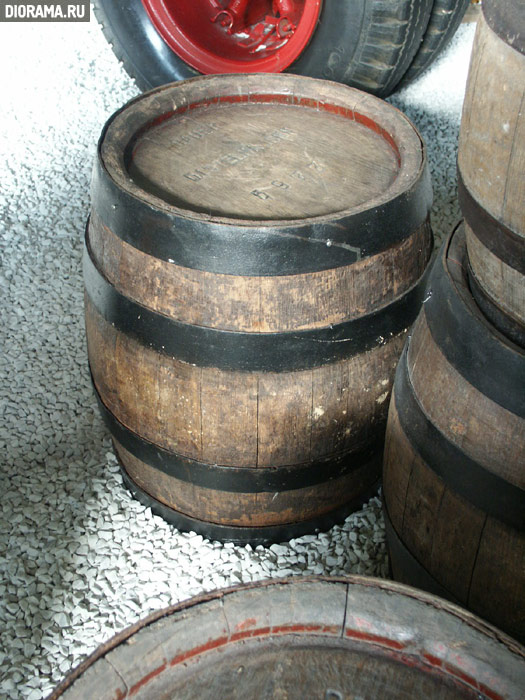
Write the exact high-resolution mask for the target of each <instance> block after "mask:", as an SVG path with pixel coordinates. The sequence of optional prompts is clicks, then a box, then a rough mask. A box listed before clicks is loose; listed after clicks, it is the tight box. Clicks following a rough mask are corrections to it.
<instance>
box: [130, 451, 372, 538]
mask: <svg viewBox="0 0 525 700" xmlns="http://www.w3.org/2000/svg"><path fill="white" fill-rule="evenodd" d="M119 462H120V460H119ZM120 471H121V474H122V478H123V480H124V484H125V486H126V487H127V489H128V490H129V491H130V493H131V495H132V496H133V497H134V498H136V499H137V500H138V501H139V502H140V503H142V505H144V506H146V507H148V508H151V511H152V513H154V514H155V515H159V516H160V517H161V518H163V519H164V520H166V522H168V523H170V524H171V525H174V526H175V527H176V528H177V529H179V530H182V531H183V532H189V531H193V532H196V533H197V534H198V535H202V536H203V537H206V538H207V539H210V540H218V541H219V542H233V543H234V544H240V545H244V544H250V545H253V546H257V545H260V544H261V545H269V544H274V543H278V542H286V541H288V540H291V539H294V538H296V537H301V536H302V535H312V534H317V533H319V532H324V531H326V530H329V529H330V528H331V527H333V526H334V525H337V524H340V523H342V522H343V521H344V520H345V519H346V518H347V517H348V516H349V515H350V514H351V513H353V512H355V511H356V510H359V508H361V507H362V506H363V505H364V504H365V503H366V502H367V501H368V500H369V499H370V498H372V496H375V495H377V493H378V489H379V485H380V483H381V480H380V479H377V480H376V481H375V482H374V483H373V484H372V486H370V487H369V488H367V489H366V490H365V491H364V492H363V493H361V494H360V495H359V496H358V497H357V498H354V499H353V500H351V501H349V502H348V503H345V504H344V505H343V506H340V507H338V508H336V509H334V510H332V511H330V512H328V513H325V514H323V515H321V516H319V517H317V518H313V519H311V520H304V521H302V522H297V523H283V524H282V525H271V526H267V527H236V526H231V525H220V524H217V523H212V522H207V521H204V520H198V519H197V518H193V517H190V516H188V515H185V514H184V513H181V512H180V511H177V510H174V509H173V508H170V507H169V506H167V505H165V504H164V503H161V502H160V501H158V500H157V499H156V498H154V497H153V496H151V495H150V494H149V493H147V492H146V491H144V490H143V489H142V488H141V487H140V486H138V485H137V484H136V483H135V482H134V481H133V479H132V478H131V477H130V476H129V474H128V473H127V472H126V469H125V467H124V466H123V464H122V463H121V462H120Z"/></svg>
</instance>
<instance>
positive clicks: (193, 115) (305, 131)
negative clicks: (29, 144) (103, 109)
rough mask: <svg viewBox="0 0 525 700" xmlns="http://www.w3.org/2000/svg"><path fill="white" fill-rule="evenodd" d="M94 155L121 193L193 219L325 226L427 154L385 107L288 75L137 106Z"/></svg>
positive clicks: (393, 188) (196, 84)
mask: <svg viewBox="0 0 525 700" xmlns="http://www.w3.org/2000/svg"><path fill="white" fill-rule="evenodd" d="M99 157H100V161H101V165H102V166H103V168H104V170H105V172H106V173H107V175H108V176H109V177H110V178H111V179H112V180H114V181H115V182H116V183H117V184H118V185H119V187H120V188H122V190H124V191H126V192H127V193H129V194H131V195H132V196H134V197H136V198H138V199H140V200H142V201H144V202H145V203H147V204H148V205H151V206H152V207H155V208H158V209H162V210H165V211H166V210H167V211H171V212H173V213H174V214H178V215H181V214H182V215H183V216H185V217H188V218H193V219H203V220H212V221H217V222H218V221H224V222H225V223H235V224H239V223H242V222H246V223H247V224H250V223H256V225H264V223H265V222H267V223H268V224H269V225H275V224H276V222H283V223H286V224H291V223H293V222H297V223H299V224H302V223H304V222H305V221H308V220H315V219H317V220H319V219H321V220H326V219H328V220H332V219H337V218H340V217H341V215H342V214H344V215H348V214H351V213H352V212H356V213H358V212H362V211H363V210H367V209H370V208H374V207H377V206H379V205H381V203H384V202H388V201H390V200H392V199H394V198H395V197H396V196H399V195H400V194H402V193H403V192H405V191H407V190H408V189H409V188H410V187H411V186H412V185H413V184H414V183H415V182H416V181H417V179H418V178H419V177H420V176H421V171H422V168H423V165H424V159H425V156H424V147H423V145H422V142H421V139H420V137H419V134H418V133H417V131H416V130H415V128H414V127H413V126H412V124H411V123H410V121H409V120H408V119H407V118H406V117H405V116H404V115H403V114H402V113H401V112H399V111H398V110H396V109H395V108H394V107H392V106H391V105H388V104H387V103H385V102H383V101H382V100H379V99H378V98H375V97H373V96H371V95H367V94H365V93H362V92H360V91H358V90H355V89H353V88H349V87H346V86H342V85H338V84H335V83H330V82H327V81H320V80H314V79H311V78H304V77H300V76H294V75H281V74H277V75H275V74H272V75H264V74H259V75H235V76H205V77H199V78H193V79H191V80H188V81H183V82H181V83H176V84H172V85H168V86H163V87H161V88H158V89H156V90H154V91H152V92H150V93H147V94H145V95H142V96H139V97H138V98H136V99H134V100H132V101H131V102H130V103H128V104H127V105H126V106H125V107H123V108H122V109H121V110H120V111H119V112H117V113H116V114H115V115H113V117H112V118H111V119H110V120H109V122H108V124H107V125H106V127H105V130H104V132H103V135H102V138H101V142H100V146H99Z"/></svg>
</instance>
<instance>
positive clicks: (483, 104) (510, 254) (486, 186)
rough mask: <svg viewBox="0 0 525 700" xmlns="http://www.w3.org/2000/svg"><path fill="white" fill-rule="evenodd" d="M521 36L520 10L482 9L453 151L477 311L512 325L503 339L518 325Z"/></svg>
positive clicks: (524, 286) (522, 236)
mask: <svg viewBox="0 0 525 700" xmlns="http://www.w3.org/2000/svg"><path fill="white" fill-rule="evenodd" d="M524 34H525V32H524V13H523V10H522V9H518V6H517V5H515V4H514V3H512V2H489V3H487V7H485V6H484V7H483V14H482V17H481V18H480V20H479V25H478V30H477V33H476V38H475V42H474V48H473V54H472V59H471V67H470V71H469V77H468V82H467V91H466V95H465V102H464V107H463V116H462V122H461V128H460V139H459V149H458V190H459V192H458V194H459V200H460V206H461V209H462V212H463V216H464V217H465V221H466V225H467V227H468V238H467V246H468V250H469V257H470V261H471V265H472V273H473V275H474V276H475V279H476V281H477V284H478V287H479V292H480V294H482V295H483V297H482V298H481V303H482V304H483V306H484V308H487V307H488V308H489V309H490V308H491V307H492V306H493V307H496V309H495V313H492V314H490V316H489V317H490V319H491V321H492V322H494V323H496V325H497V327H498V328H499V329H500V330H501V331H502V332H503V333H505V332H506V331H507V332H508V329H509V327H510V328H512V327H513V326H515V325H516V324H517V326H518V328H517V333H516V332H511V334H510V336H509V337H511V338H514V339H515V338H516V337H520V335H521V333H522V332H523V326H525V281H524V278H523V275H524V274H525V269H524V266H525V219H524V218H523V208H522V200H523V196H524V192H523V186H522V185H521V189H520V185H519V182H521V181H522V180H523V178H522V173H523V155H522V154H521V155H520V152H522V147H520V146H519V144H520V143H523V133H524V129H525V119H524V118H523V110H522V109H521V108H520V103H522V102H523V89H522V87H521V86H522V84H523V80H521V81H520V80H515V79H514V76H523V75H525V56H524V55H523V36H524ZM485 63H486V64H487V65H485ZM484 81H485V82H486V83H487V84H485V82H484ZM487 81H488V82H487ZM490 81H492V82H490ZM489 82H490V85H489ZM520 89H521V93H520ZM480 123H481V124H483V128H482V129H480V128H479V126H478V124H480ZM515 144H518V145H517V146H515ZM513 183H514V184H513Z"/></svg>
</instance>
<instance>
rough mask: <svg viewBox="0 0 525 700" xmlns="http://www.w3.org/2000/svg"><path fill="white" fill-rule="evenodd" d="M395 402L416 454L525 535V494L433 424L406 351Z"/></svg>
mask: <svg viewBox="0 0 525 700" xmlns="http://www.w3.org/2000/svg"><path fill="white" fill-rule="evenodd" d="M392 400H393V401H395V406H396V409H397V412H398V415H399V422H400V424H401V427H402V429H403V432H404V433H405V435H406V437H407V439H408V441H409V442H410V444H411V445H412V447H413V449H414V452H416V454H418V455H420V456H421V459H422V460H423V461H424V462H425V464H426V465H427V466H428V467H429V468H430V469H432V471H433V472H434V473H435V474H437V475H438V476H439V477H440V478H441V479H442V480H443V481H444V482H445V484H447V485H448V486H449V487H450V488H451V489H452V490H453V491H455V492H456V493H458V494H459V495H460V496H463V498H465V499H466V500H467V501H469V503H472V505H474V506H475V507H476V508H479V509H480V510H481V511H483V512H485V513H487V514H488V515H491V516H492V517H494V518H497V519H498V520H500V521H501V522H503V523H505V524H506V525H509V527H513V528H515V529H517V530H519V531H520V532H525V491H524V490H523V489H521V488H519V487H518V486H515V485H514V484H511V483H510V482H509V481H506V480H505V479H503V478H502V477H501V476H498V475H497V474H494V473H493V472H490V471H488V469H485V468H484V467H483V466H481V464H479V463H478V462H476V461H475V460H474V459H472V458H471V457H469V455H467V454H466V453H465V452H463V450H461V449H460V448H459V447H458V446H457V445H455V444H454V443H453V442H451V441H450V440H448V439H447V437H446V436H445V435H444V434H443V433H442V432H441V431H440V430H438V428H437V427H436V426H435V425H434V424H433V423H432V422H431V421H430V419H429V418H428V416H427V415H426V413H425V412H424V410H423V408H422V407H421V405H420V403H419V401H418V400H417V397H416V395H415V392H414V388H413V386H412V383H411V381H410V377H409V375H408V363H407V348H406V347H405V349H404V350H403V354H402V355H401V360H400V362H399V365H398V367H397V370H396V378H395V383H394V395H393V399H392Z"/></svg>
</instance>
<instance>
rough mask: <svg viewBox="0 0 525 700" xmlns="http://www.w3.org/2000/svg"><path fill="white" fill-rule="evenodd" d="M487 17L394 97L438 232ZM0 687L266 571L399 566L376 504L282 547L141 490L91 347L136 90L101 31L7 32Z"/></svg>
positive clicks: (50, 677)
mask: <svg viewBox="0 0 525 700" xmlns="http://www.w3.org/2000/svg"><path fill="white" fill-rule="evenodd" d="M472 37H473V26H472V25H463V26H462V27H461V29H460V32H459V34H458V36H457V37H456V39H455V40H454V43H453V45H452V46H451V48H450V50H449V51H448V52H447V54H446V55H445V56H444V57H443V58H442V59H441V60H440V61H439V63H437V64H436V65H435V67H434V68H433V69H431V70H430V71H429V72H428V73H427V75H426V76H424V77H423V78H422V79H420V80H419V81H418V83H417V84H415V85H414V86H412V87H410V88H408V89H406V90H404V91H403V92H402V93H399V94H398V95H396V96H395V98H394V99H393V100H392V102H394V103H395V104H396V105H397V106H399V107H400V108H402V109H405V110H406V111H407V112H408V114H409V116H410V117H411V118H412V119H413V120H414V121H415V123H416V125H417V126H418V127H419V129H420V130H421V133H422V134H423V136H424V138H425V140H426V142H427V144H428V149H429V156H430V162H431V164H432V175H433V181H434V188H435V207H434V213H433V215H434V218H433V224H434V228H435V231H436V233H437V234H438V236H439V237H442V236H443V235H444V234H446V233H447V232H448V231H449V230H450V228H451V226H452V224H453V223H454V221H455V220H456V219H457V218H458V216H459V209H458V207H457V204H456V201H455V196H456V195H455V184H456V174H455V162H456V147H457V135H458V125H459V119H460V110H461V103H462V100H463V93H464V86H465V79H466V75H467V65H468V55H469V51H470V47H471V43H472ZM0 54H1V59H0V60H1V64H0V65H2V78H3V85H2V112H1V116H0V119H1V120H2V122H3V123H2V128H1V129H0V168H1V169H2V170H1V174H0V175H1V180H0V210H1V221H2V270H1V273H0V274H1V276H0V284H1V290H2V307H1V308H2V312H1V325H0V328H1V331H0V332H1V333H2V346H3V348H4V351H3V353H1V354H0V373H1V375H2V376H1V378H2V381H1V385H0V394H1V407H2V413H3V421H2V423H1V425H0V448H1V454H2V456H3V458H4V465H3V469H2V472H1V476H0V478H1V482H0V493H1V508H0V572H1V576H0V639H1V646H0V697H1V698H30V699H31V700H37V698H41V697H43V696H45V695H46V694H47V693H48V692H49V691H50V690H51V689H52V688H53V687H54V686H55V685H56V683H57V682H58V681H60V680H61V679H62V678H63V677H64V676H65V675H66V674H67V673H68V671H70V669H71V668H72V667H73V666H75V665H76V664H78V663H79V662H80V661H81V660H82V659H83V658H85V656H86V655H87V654H89V653H90V652H92V651H93V650H94V649H95V648H96V647H97V646H98V645H99V644H101V643H102V642H104V641H106V640H107V639H108V638H109V637H111V636H112V635H113V634H114V633H115V632H116V631H118V630H121V629H122V628H124V627H126V626H128V625H129V624H131V623H133V622H135V621H136V620H137V619H139V618H140V617H143V616H144V615H145V614H146V613H148V612H150V611H152V610H155V609H157V608H160V607H164V606H166V605H168V604H171V603H174V602H176V601H180V600H183V599H185V598H188V597H190V596H193V595H195V594H197V593H199V592H201V591H204V590H210V589H214V588H216V587H223V586H226V585H231V584H234V583H238V582H248V581H254V580H258V579H261V578H267V577H278V576H287V575H301V574H340V573H342V572H351V573H361V574H374V575H379V576H385V575H386V555H385V544H384V526H383V521H382V516H381V512H380V504H379V500H378V499H377V498H374V499H372V500H371V501H370V503H369V504H368V505H367V507H366V508H364V510H362V511H360V512H359V513H356V514H354V515H353V516H351V517H350V518H348V519H347V521H346V523H345V524H344V525H343V526H342V527H334V528H333V529H332V530H331V531H330V532H328V533H327V534H320V535H318V536H309V537H302V538H300V539H297V540H295V541H292V542H290V543H285V544H280V545H273V546H272V547H270V548H263V547H257V548H256V549H252V548H251V547H249V546H247V547H236V546H233V545H228V544H225V545H223V544H220V543H217V542H209V541H206V540H203V538H202V537H200V536H197V535H195V534H191V533H189V534H188V533H179V532H177V531H176V530H174V529H173V528H172V527H171V526H169V525H167V524H166V523H164V522H163V521H162V520H161V519H160V518H158V517H154V516H152V514H151V512H150V511H149V510H148V509H145V508H144V507H143V506H141V505H140V504H139V503H138V502H136V501H134V500H133V499H132V498H131V497H130V496H129V495H128V493H127V492H126V490H125V489H124V487H123V485H122V481H121V478H120V476H119V472H118V468H117V465H116V461H115V458H114V456H113V454H112V452H111V447H110V440H109V437H108V433H107V431H106V430H105V429H104V427H103V425H102V422H101V419H100V418H99V416H98V413H97V410H96V405H95V400H94V398H93V394H92V391H91V387H90V382H89V377H88V371H87V363H86V354H85V348H84V328H83V318H82V316H83V300H82V278H81V248H82V233H83V227H84V223H85V219H86V215H87V212H88V208H89V181H90V173H91V164H92V160H93V156H94V152H95V144H96V141H97V139H98V135H99V132H100V129H101V127H102V125H103V123H104V122H105V120H106V119H107V117H108V116H109V115H110V114H111V113H112V112H113V111H114V110H115V109H116V108H118V107H119V106H121V104H123V103H124V102H125V101H126V100H128V99H129V98H130V97H132V96H133V95H135V94H136V93H137V89H136V88H135V87H134V85H133V84H132V82H131V81H130V79H129V78H128V77H127V75H126V74H125V73H124V71H123V70H122V69H121V67H120V66H119V65H118V63H117V61H116V59H115V58H114V56H113V54H112V52H111V51H110V49H109V47H108V46H107V44H106V42H105V40H104V39H103V37H102V35H101V33H100V31H99V30H98V27H97V26H96V24H94V23H91V24H90V25H88V24H0Z"/></svg>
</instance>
